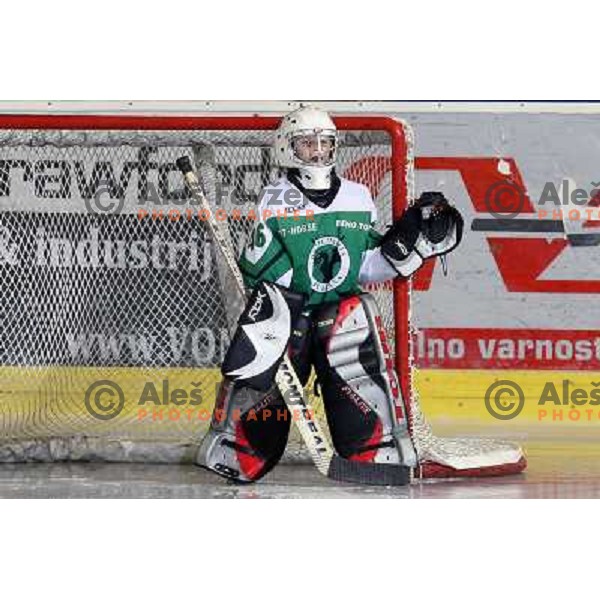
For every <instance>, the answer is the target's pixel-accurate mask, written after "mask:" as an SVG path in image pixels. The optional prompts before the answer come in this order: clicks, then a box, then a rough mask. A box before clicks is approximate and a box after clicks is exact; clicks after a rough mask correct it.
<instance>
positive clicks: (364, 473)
mask: <svg viewBox="0 0 600 600" xmlns="http://www.w3.org/2000/svg"><path fill="white" fill-rule="evenodd" d="M327 476H328V477H329V478H331V479H335V480H336V481H345V482H347V483H360V484H364V485H381V486H384V485H394V486H400V485H408V484H409V483H410V469H409V468H408V467H404V466H402V465H388V464H382V463H367V462H359V461H356V460H347V459H345V458H342V457H341V456H338V455H337V454H335V455H334V456H333V458H332V459H331V463H330V464H329V470H328V472H327Z"/></svg>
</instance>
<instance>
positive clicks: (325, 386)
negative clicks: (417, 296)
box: [313, 294, 416, 467]
mask: <svg viewBox="0 0 600 600" xmlns="http://www.w3.org/2000/svg"><path fill="white" fill-rule="evenodd" d="M378 316H379V315H378V311H377V307H376V305H375V301H374V300H373V298H372V297H371V296H370V295H369V294H361V295H360V296H352V297H348V298H344V299H343V300H341V301H340V302H336V303H330V304H326V305H323V306H321V307H319V308H318V309H316V310H315V312H314V313H313V323H314V324H313V326H314V328H315V333H314V335H313V361H314V365H315V369H316V371H317V379H318V381H319V385H320V387H321V390H322V393H323V404H324V406H325V411H326V414H327V422H328V425H329V430H330V432H331V437H332V440H333V444H334V446H335V448H336V450H337V451H338V452H339V454H340V455H341V456H343V457H344V458H348V459H350V460H357V461H370V462H377V463H387V462H389V463H393V464H404V465H406V466H410V467H415V466H416V454H415V450H414V447H413V444H412V442H411V439H410V436H409V432H408V422H407V419H406V412H405V409H404V405H403V402H402V397H401V393H400V386H399V385H398V379H397V377H396V373H395V372H394V370H393V368H392V363H391V360H390V359H389V357H388V356H386V345H385V340H382V339H381V337H380V331H379V329H380V328H378V327H377V324H376V319H377V318H378Z"/></svg>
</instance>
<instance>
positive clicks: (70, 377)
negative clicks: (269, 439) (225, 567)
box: [0, 131, 394, 460]
mask: <svg viewBox="0 0 600 600" xmlns="http://www.w3.org/2000/svg"><path fill="white" fill-rule="evenodd" d="M271 145H272V133H271V132H266V131H265V132H256V131H235V132H228V131H212V132H194V133H191V134H189V135H186V134H184V133H182V132H168V131H167V132H144V133H134V132H131V133H130V134H124V133H123V132H91V131H90V132H85V131H81V132H72V131H3V132H2V134H1V135H0V201H1V210H0V273H1V276H2V286H1V288H0V294H1V296H2V297H1V300H0V319H1V322H2V324H3V335H2V340H3V342H2V346H1V347H0V358H1V360H0V364H1V365H2V366H1V367H0V390H1V392H0V420H1V421H0V433H1V435H2V439H3V442H4V443H3V444H2V445H1V446H0V459H3V460H13V459H14V460H21V459H23V458H26V459H27V458H30V459H40V460H43V459H61V458H71V459H73V458H107V459H114V460H179V459H185V458H191V457H192V456H193V454H194V452H195V448H196V447H197V445H198V443H199V440H200V439H201V437H202V435H203V433H204V431H206V429H207V427H208V419H209V416H210V413H211V410H212V406H213V404H214V399H215V394H216V389H217V386H218V383H219V381H220V373H219V366H220V362H221V360H222V357H223V355H224V352H225V351H226V349H227V346H228V343H229V340H230V337H231V335H232V327H233V326H234V324H235V322H236V320H237V316H238V315H239V312H240V310H241V308H242V299H241V298H240V297H239V295H238V293H237V292H236V288H235V285H234V284H233V282H232V281H231V280H229V279H228V271H227V269H226V268H224V267H223V265H221V264H220V260H221V258H220V255H219V253H218V252H215V248H213V245H212V241H211V239H210V236H209V233H208V231H207V227H206V226H205V223H204V219H205V218H206V215H205V214H203V213H201V212H199V208H198V207H197V206H195V205H194V203H193V199H192V198H191V197H190V195H189V193H188V191H187V190H186V189H185V187H184V185H183V180H182V178H181V175H180V173H179V171H178V169H177V167H176V165H175V160H176V159H177V158H178V157H180V156H182V155H188V156H190V157H191V158H192V159H193V160H194V161H195V163H196V165H197V166H198V170H199V174H200V178H201V182H202V184H203V188H204V189H205V191H206V194H207V197H208V199H209V201H210V203H211V206H212V207H213V211H214V213H215V215H216V216H217V217H218V218H219V215H226V216H227V218H226V219H223V220H222V221H220V222H221V224H222V226H223V227H225V228H226V231H227V232H228V235H229V239H230V241H231V244H232V246H233V247H234V248H235V250H236V253H239V250H240V249H241V247H242V246H243V244H244V242H245V240H246V237H247V235H248V232H249V231H250V229H251V228H252V227H253V225H254V222H255V218H256V216H257V213H256V207H257V202H258V195H259V192H260V190H261V189H262V188H263V187H264V186H265V185H266V184H267V183H269V182H270V181H272V180H273V179H274V178H275V177H276V176H277V175H278V173H277V169H276V167H275V166H274V164H273V162H272V160H271ZM389 158H390V145H389V140H387V136H386V135H384V134H373V133H360V132H344V133H343V134H342V136H341V140H340V149H339V167H338V169H339V172H340V173H341V174H342V175H344V176H348V177H350V178H352V179H354V180H356V181H360V182H361V183H364V184H366V185H368V186H369V187H370V188H371V190H374V191H375V192H376V194H375V195H376V201H377V202H378V206H379V207H380V216H381V218H380V224H381V227H385V226H386V225H387V224H389V223H390V221H391V189H390V188H391V186H390V181H389V174H385V173H384V172H383V171H382V170H381V169H379V170H378V169H375V168H370V166H369V162H370V161H371V160H376V162H377V161H380V160H381V159H385V160H387V161H388V162H389ZM377 164H378V165H379V163H377ZM375 294H376V296H378V299H379V302H380V306H381V308H382V312H383V316H384V321H385V324H386V326H387V328H388V331H389V333H390V335H393V327H394V323H393V311H392V293H391V289H390V288H389V287H386V286H381V289H380V290H375ZM311 389H312V386H311ZM312 401H313V403H314V405H315V407H316V411H317V413H321V417H322V405H321V402H320V399H319V398H318V397H316V398H313V399H312ZM287 456H288V458H294V457H295V458H303V457H304V456H305V453H304V451H303V448H302V444H301V442H300V439H299V437H298V436H297V433H296V432H295V430H293V433H292V436H291V439H290V444H289V448H288V452H287Z"/></svg>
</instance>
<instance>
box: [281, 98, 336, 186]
mask: <svg viewBox="0 0 600 600" xmlns="http://www.w3.org/2000/svg"><path fill="white" fill-rule="evenodd" d="M337 142H338V135H337V129H336V127H335V124H334V122H333V121H332V120H331V117H330V116H329V115H328V114H327V113H326V112H325V111H324V110H321V109H319V108H316V107H314V106H304V107H302V108H299V109H297V110H295V111H293V112H291V113H289V114H287V115H286V116H285V117H283V119H282V120H281V124H280V125H279V128H278V129H277V132H276V134H275V146H274V148H275V160H276V162H277V164H278V165H279V166H280V167H284V168H288V169H290V168H292V169H298V171H299V173H300V181H301V183H302V185H303V186H304V187H305V188H306V189H309V190H325V189H329V187H330V185H331V171H332V170H333V168H334V166H335V159H336V151H337Z"/></svg>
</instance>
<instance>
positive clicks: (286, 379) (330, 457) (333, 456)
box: [177, 156, 410, 485]
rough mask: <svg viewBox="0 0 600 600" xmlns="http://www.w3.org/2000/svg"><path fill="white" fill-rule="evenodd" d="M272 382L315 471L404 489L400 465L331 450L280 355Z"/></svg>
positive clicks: (188, 176) (213, 230) (186, 163)
mask: <svg viewBox="0 0 600 600" xmlns="http://www.w3.org/2000/svg"><path fill="white" fill-rule="evenodd" d="M177 167H178V168H179V170H180V171H181V172H182V173H183V176H184V178H185V181H186V184H187V186H188V188H189V190H190V192H191V194H192V196H193V197H194V199H195V200H196V201H197V202H198V203H199V205H200V207H201V209H202V210H204V211H206V213H207V214H208V215H210V217H209V218H208V219H207V220H206V221H205V223H206V224H207V226H208V229H209V231H210V235H211V236H212V239H213V241H214V243H215V246H216V247H217V248H218V250H219V251H220V253H221V255H222V257H223V259H224V260H225V262H226V264H227V267H228V268H229V270H230V272H231V275H232V276H233V278H234V279H235V282H236V285H237V286H238V288H239V291H240V293H241V294H242V295H243V296H245V287H244V281H243V278H242V274H241V271H240V268H239V266H238V264H237V261H236V258H235V253H234V251H233V249H232V248H231V245H230V243H229V241H228V239H227V237H226V235H225V234H224V232H223V231H221V229H220V228H219V226H218V224H217V223H216V219H215V217H214V215H213V213H212V210H211V207H210V204H209V202H208V200H207V199H206V196H205V195H204V192H203V190H202V188H201V186H200V182H199V180H198V176H197V175H196V172H195V170H194V167H193V166H192V161H191V160H190V158H189V157H188V156H182V157H181V158H179V159H177ZM275 382H276V384H277V387H278V388H279V391H280V392H281V395H282V397H283V399H284V401H285V404H286V406H287V407H288V409H289V410H290V412H291V413H292V414H298V418H297V419H294V423H295V424H296V426H297V428H298V430H299V432H300V435H301V436H302V439H303V441H304V443H305V445H306V447H307V449H308V451H309V453H310V456H311V458H312V460H313V462H314V463H315V465H316V467H317V469H318V470H319V471H320V472H321V473H322V474H323V475H325V476H327V477H330V478H331V479H335V480H338V481H346V482H350V483H359V484H368V485H406V484H408V483H410V469H409V468H408V467H406V466H403V465H395V464H382V463H367V462H358V461H350V460H347V459H345V458H342V457H341V456H339V455H338V454H337V453H336V452H335V451H334V449H333V448H332V447H331V444H330V443H329V441H328V439H327V438H326V436H325V434H324V432H323V429H322V428H321V425H320V423H319V422H318V421H317V419H316V418H315V415H314V412H313V410H312V409H311V407H310V405H309V404H308V401H307V397H306V394H305V391H304V388H303V386H302V384H301V383H300V380H299V379H298V375H297V374H296V371H295V370H294V367H293V366H292V364H291V362H290V361H289V359H288V357H287V353H285V354H284V357H283V360H282V362H281V365H280V366H279V369H278V370H277V373H276V375H275Z"/></svg>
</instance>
